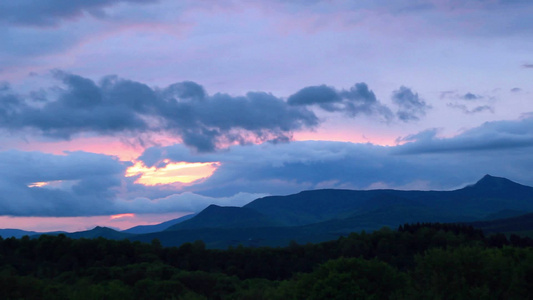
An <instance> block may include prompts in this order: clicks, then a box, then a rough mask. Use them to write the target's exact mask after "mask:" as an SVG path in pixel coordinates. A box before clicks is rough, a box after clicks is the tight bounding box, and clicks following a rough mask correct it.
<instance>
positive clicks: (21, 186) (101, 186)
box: [0, 150, 129, 216]
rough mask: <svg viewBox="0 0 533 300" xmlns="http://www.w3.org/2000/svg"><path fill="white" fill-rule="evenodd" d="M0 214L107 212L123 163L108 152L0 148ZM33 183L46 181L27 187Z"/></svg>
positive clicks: (121, 172) (30, 214) (54, 214)
mask: <svg viewBox="0 0 533 300" xmlns="http://www.w3.org/2000/svg"><path fill="white" fill-rule="evenodd" d="M0 165H1V166H2V168H0V215H15V216H23V215H24V216H86V215H101V214H108V213H112V212H114V211H113V201H114V199H115V198H116V195H117V189H116V188H117V187H119V186H120V180H121V178H122V176H123V174H124V171H125V169H126V167H127V166H128V165H129V164H126V163H122V162H120V161H118V160H116V159H115V158H113V157H111V156H106V155H100V154H93V153H86V152H70V153H66V155H52V154H44V153H40V152H22V151H14V150H12V151H7V152H0ZM37 182H47V183H48V185H46V186H42V187H38V186H33V187H31V186H32V184H35V183H37Z"/></svg>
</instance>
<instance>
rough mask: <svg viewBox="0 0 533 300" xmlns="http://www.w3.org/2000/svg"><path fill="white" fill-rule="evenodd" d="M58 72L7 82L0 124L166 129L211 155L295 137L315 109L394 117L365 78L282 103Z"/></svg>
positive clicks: (68, 129) (313, 119)
mask: <svg viewBox="0 0 533 300" xmlns="http://www.w3.org/2000/svg"><path fill="white" fill-rule="evenodd" d="M53 76H54V78H55V79H56V80H59V81H60V82H61V85H57V86H54V87H51V88H48V89H41V90H37V91H31V92H30V93H28V94H27V95H26V96H21V95H19V94H16V93H15V92H14V91H11V90H10V88H9V85H4V87H3V88H2V89H1V90H0V127H2V128H5V129H8V130H11V131H17V130H30V131H33V132H38V133H42V134H44V135H45V136H48V137H53V138H58V139H66V140H68V139H71V138H75V137H76V136H78V135H80V134H83V133H94V134H99V135H129V136H131V135H135V134H139V133H165V134H169V135H171V136H175V137H178V138H180V139H181V140H182V142H183V143H184V144H185V145H187V146H190V147H192V148H194V149H195V150H197V151H199V152H211V151H215V150H216V149H218V148H224V147H227V146H228V145H233V144H239V145H245V144H249V143H258V142H265V141H271V142H287V141H290V140H291V139H292V133H293V132H295V131H304V130H312V129H315V128H317V127H318V126H319V124H320V120H319V118H318V117H317V116H316V115H315V113H314V111H313V108H314V107H315V106H318V107H319V108H320V109H322V110H325V111H327V112H331V113H342V114H343V115H347V116H348V117H350V118H355V117H358V116H359V115H366V116H368V117H371V118H374V119H376V120H379V121H387V122H391V121H392V120H393V117H394V115H393V113H392V112H391V110H390V109H389V108H388V107H387V106H386V105H384V104H382V103H381V102H380V101H378V100H377V98H376V96H375V95H374V93H373V92H372V91H371V90H370V89H369V88H368V86H367V85H366V84H365V83H357V84H355V85H354V86H353V87H351V88H350V89H349V90H336V89H334V88H332V87H328V86H326V85H321V86H310V87H305V88H303V89H301V90H300V91H298V92H296V93H295V94H293V95H291V96H290V97H288V99H287V100H284V99H282V98H280V97H276V96H274V95H272V94H271V93H267V92H249V93H247V94H246V95H245V96H231V95H228V94H223V93H216V94H214V95H209V94H208V93H207V92H206V91H205V89H204V88H203V87H202V86H201V85H199V84H197V83H195V82H191V81H184V82H179V83H174V84H171V85H169V86H167V87H165V88H152V87H149V86H148V85H146V84H143V83H140V82H136V81H132V80H126V79H122V78H119V77H117V76H107V77H104V78H103V79H102V80H100V82H98V83H96V82H94V81H93V80H91V79H88V78H85V77H82V76H79V75H75V74H70V73H66V72H63V71H54V72H53ZM393 101H394V102H395V103H396V104H397V105H398V106H399V110H398V112H397V115H398V117H399V119H400V120H402V121H404V122H408V121H411V120H419V119H420V118H421V117H422V116H424V115H425V111H426V110H427V109H428V108H429V107H430V106H429V105H427V104H426V103H425V102H424V101H423V100H422V99H420V98H419V96H418V94H416V93H414V92H413V91H412V90H411V89H408V88H405V87H401V88H400V90H398V91H395V92H394V94H393Z"/></svg>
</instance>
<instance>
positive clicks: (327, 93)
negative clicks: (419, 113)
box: [287, 82, 392, 120]
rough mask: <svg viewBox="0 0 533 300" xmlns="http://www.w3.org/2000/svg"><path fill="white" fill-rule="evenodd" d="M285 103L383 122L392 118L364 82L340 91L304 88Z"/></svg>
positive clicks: (326, 88)
mask: <svg viewBox="0 0 533 300" xmlns="http://www.w3.org/2000/svg"><path fill="white" fill-rule="evenodd" d="M287 102H288V103H289V104H290V105H293V106H306V105H318V106H319V107H320V108H321V109H323V110H325V111H328V112H344V113H345V114H346V115H348V116H350V117H355V116H358V115H360V114H364V115H368V116H371V115H373V116H379V117H381V118H383V119H385V120H390V119H391V118H392V112H391V111H390V109H389V108H388V107H386V106H385V105H383V104H381V103H380V102H379V101H378V100H377V99H376V95H375V94H374V92H373V91H371V90H370V89H369V88H368V85H367V84H366V83H364V82H361V83H357V84H355V85H354V86H353V87H351V88H350V89H349V90H341V91H337V90H335V89H334V88H332V87H328V86H326V85H320V86H310V87H306V88H303V89H301V90H300V91H298V92H296V93H295V94H293V95H292V96H290V97H289V98H288V100H287Z"/></svg>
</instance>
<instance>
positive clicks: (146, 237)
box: [66, 175, 533, 248]
mask: <svg viewBox="0 0 533 300" xmlns="http://www.w3.org/2000/svg"><path fill="white" fill-rule="evenodd" d="M527 213H533V188H532V187H529V186H525V185H521V184H518V183H515V182H513V181H510V180H508V179H505V178H501V177H494V176H490V175H486V176H484V177H483V178H481V179H480V180H479V181H478V182H476V183H475V184H472V185H469V186H466V187H464V188H461V189H457V190H453V191H399V190H390V189H382V190H335V189H322V190H312V191H303V192H300V193H297V194H293V195H287V196H269V197H263V198H259V199H256V200H254V201H252V202H250V203H249V204H247V205H245V206H243V207H221V206H217V205H210V206H209V207H207V208H206V209H204V210H203V211H201V212H200V213H198V214H197V215H194V216H186V217H184V218H180V219H174V220H170V221H168V222H164V223H161V224H158V225H153V226H145V227H143V226H138V227H133V228H130V229H128V230H125V231H124V232H118V231H115V230H112V229H110V228H104V227H96V228H94V229H92V230H89V231H83V232H75V233H68V234H66V235H67V236H69V237H73V238H81V237H84V238H94V237H105V238H109V239H124V238H127V239H130V240H138V241H145V242H150V241H152V240H153V239H156V238H157V239H159V240H160V241H161V243H162V244H163V245H165V246H179V245H181V244H183V243H186V242H193V241H195V240H203V241H204V242H205V243H206V245H207V247H210V248H226V247H228V246H231V245H239V244H242V245H247V246H286V245H287V244H288V243H289V242H290V241H296V242H298V243H308V242H321V241H326V240H331V239H336V238H338V237H339V236H345V235H348V234H350V233H351V232H360V231H362V230H365V231H373V230H377V229H380V228H382V227H383V226H388V227H392V228H395V227H397V226H399V225H400V224H404V223H416V222H441V223H444V222H459V223H465V222H467V223H469V224H475V225H474V226H476V227H479V228H481V229H483V230H485V231H487V232H502V231H503V232H510V230H514V231H525V230H526V231H527V230H532V229H533V215H526V214H527ZM518 215H520V216H518ZM524 215H525V216H524ZM517 216H518V217H517ZM509 217H510V218H509ZM502 218H503V219H502ZM494 219H498V220H494ZM480 221H483V222H480ZM472 222H473V223H472ZM530 225H531V227H530ZM530 228H531V229H530ZM155 230H161V231H157V232H153V231H155ZM133 232H137V233H139V234H131V233H133Z"/></svg>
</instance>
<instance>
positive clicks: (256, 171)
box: [141, 121, 533, 197]
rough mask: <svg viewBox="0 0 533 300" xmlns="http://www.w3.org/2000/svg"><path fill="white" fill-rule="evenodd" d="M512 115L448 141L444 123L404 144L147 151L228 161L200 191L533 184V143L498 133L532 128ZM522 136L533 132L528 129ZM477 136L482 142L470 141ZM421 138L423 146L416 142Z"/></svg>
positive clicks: (152, 155)
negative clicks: (512, 141)
mask: <svg viewBox="0 0 533 300" xmlns="http://www.w3.org/2000/svg"><path fill="white" fill-rule="evenodd" d="M510 123H511V124H507V125H502V126H489V127H490V128H485V127H484V126H483V127H480V130H481V131H485V133H484V135H485V136H482V134H468V135H465V136H458V137H455V138H448V139H443V141H440V140H439V139H438V138H437V133H438V131H437V130H436V129H432V130H428V131H424V132H421V133H418V134H416V135H412V136H409V137H406V138H404V139H403V140H402V141H401V142H403V143H405V144H404V145H399V146H389V147H385V146H378V145H372V144H354V143H343V142H326V141H297V142H292V143H289V144H281V145H271V144H263V145H250V146H247V147H231V148H230V149H229V151H227V152H225V153H218V152H217V153H205V154H201V155H194V154H191V153H190V152H189V151H187V149H186V148H185V147H184V146H183V145H174V146H168V147H162V148H159V147H154V148H150V149H147V150H146V152H145V153H144V154H143V156H142V157H141V159H143V161H145V162H146V163H147V164H151V163H152V164H157V162H158V161H163V160H165V159H169V160H170V161H190V162H203V161H219V162H220V167H219V168H218V169H217V171H216V172H215V173H214V174H213V175H212V176H211V177H209V178H207V179H206V180H205V181H203V182H201V183H198V184H196V185H194V187H191V191H194V192H195V193H200V194H204V195H209V196H217V197H218V196H230V195H233V194H235V193H237V192H240V191H244V192H248V193H271V194H289V193H295V192H299V191H301V190H306V189H318V188H348V189H365V188H372V187H380V188H402V189H448V188H458V187H460V186H464V185H465V184H466V183H472V182H475V181H476V180H478V179H479V178H481V177H482V176H483V175H484V174H486V173H491V174H499V175H500V176H507V177H509V178H511V179H514V180H521V181H523V182H529V183H531V184H533V176H532V175H531V172H530V168H531V167H533V159H532V158H531V155H530V153H531V147H530V146H528V145H527V144H524V143H522V144H520V143H519V142H518V140H519V139H520V138H518V137H516V138H517V144H516V145H515V147H514V148H502V147H501V145H498V142H497V140H500V142H503V140H501V138H502V137H503V136H505V135H506V134H504V133H498V130H501V127H505V126H511V127H513V126H514V127H515V129H514V131H520V130H519V128H521V129H522V130H524V129H526V130H527V126H528V125H530V124H528V123H527V122H525V123H524V122H521V121H516V122H510ZM510 131H513V130H507V134H508V132H510ZM491 134H495V135H496V136H495V137H494V139H493V140H492V141H487V140H486V138H485V137H487V136H491ZM498 136H499V137H498ZM530 136H531V135H530ZM530 136H529V141H530V142H529V144H530V145H531V144H532V143H531V138H530ZM522 138H523V140H527V137H525V136H524V137H522ZM484 141H485V142H484ZM482 142H484V143H485V144H484V145H482V144H480V143H482ZM471 144H477V147H473V146H472V147H470V145H471ZM415 145H416V146H417V147H419V148H417V149H415V147H414V146H415ZM421 146H424V149H421V148H420V147H421ZM452 146H453V147H452ZM458 147H459V149H457V148H458ZM511 147H512V146H511ZM452 148H455V149H453V150H452ZM415 150H416V151H415ZM422 150H423V151H422ZM480 150H486V151H480ZM400 154H403V155H400ZM407 154H424V155H407ZM495 157H497V159H496V160H495ZM317 170H320V171H317ZM436 170H438V172H436Z"/></svg>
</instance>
